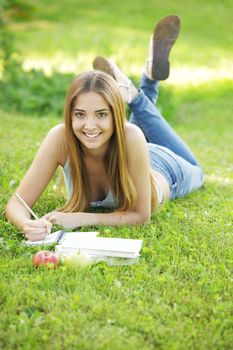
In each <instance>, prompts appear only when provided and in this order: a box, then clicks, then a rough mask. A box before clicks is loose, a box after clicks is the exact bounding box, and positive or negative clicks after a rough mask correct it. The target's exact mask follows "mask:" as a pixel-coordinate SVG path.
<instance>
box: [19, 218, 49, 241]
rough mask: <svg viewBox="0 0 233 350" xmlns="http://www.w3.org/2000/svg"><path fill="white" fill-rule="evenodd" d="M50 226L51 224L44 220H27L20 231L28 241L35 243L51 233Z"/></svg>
mask: <svg viewBox="0 0 233 350" xmlns="http://www.w3.org/2000/svg"><path fill="white" fill-rule="evenodd" d="M52 226H53V225H52V223H51V222H49V221H48V220H45V219H41V220H31V219H27V220H26V221H25V223H24V225H23V226H22V231H23V233H24V235H25V237H26V238H27V239H29V241H31V242H36V241H40V240H42V239H44V238H45V237H46V236H47V235H48V234H49V233H51V229H52Z"/></svg>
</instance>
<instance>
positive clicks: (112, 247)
mask: <svg viewBox="0 0 233 350" xmlns="http://www.w3.org/2000/svg"><path fill="white" fill-rule="evenodd" d="M97 235H98V232H78V231H76V232H65V231H56V232H54V233H51V234H49V235H48V236H47V237H46V238H45V239H44V240H41V241H37V242H31V241H27V242H25V244H26V245H27V246H32V245H33V246H35V245H49V244H54V243H57V245H56V247H55V252H56V253H58V254H59V255H63V256H64V255H67V254H76V253H78V254H87V255H89V256H90V257H92V258H100V257H102V258H103V257H106V258H108V257H114V258H125V259H136V258H137V257H139V255H140V254H139V253H140V250H141V248H142V240H139V239H126V238H107V237H97Z"/></svg>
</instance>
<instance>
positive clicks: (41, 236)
mask: <svg viewBox="0 0 233 350" xmlns="http://www.w3.org/2000/svg"><path fill="white" fill-rule="evenodd" d="M25 236H26V237H27V239H29V241H31V242H36V241H41V240H42V239H44V238H45V237H46V236H47V233H40V234H32V233H28V234H25Z"/></svg>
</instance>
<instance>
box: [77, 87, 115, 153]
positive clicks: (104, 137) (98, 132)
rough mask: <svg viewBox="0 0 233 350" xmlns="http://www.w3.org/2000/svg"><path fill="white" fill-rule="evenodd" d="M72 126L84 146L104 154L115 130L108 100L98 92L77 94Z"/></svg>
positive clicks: (87, 149) (90, 150) (86, 148)
mask: <svg viewBox="0 0 233 350" xmlns="http://www.w3.org/2000/svg"><path fill="white" fill-rule="evenodd" d="M72 126H73V131H74V134H75V136H76V137H77V138H78V140H79V141H80V142H81V144H82V147H83V148H84V149H85V150H86V151H89V152H92V151H94V152H95V153H96V151H97V152H98V153H99V154H100V155H102V154H103V153H105V152H106V151H107V147H108V144H109V140H110V138H111V136H112V134H113V132H114V126H113V116H112V112H111V110H110V107H109V105H108V103H107V101H106V100H105V99H104V98H103V97H102V96H101V95H100V94H98V93H96V92H93V91H90V92H85V93H82V94H80V95H78V96H77V98H76V101H75V104H74V108H73V112H72Z"/></svg>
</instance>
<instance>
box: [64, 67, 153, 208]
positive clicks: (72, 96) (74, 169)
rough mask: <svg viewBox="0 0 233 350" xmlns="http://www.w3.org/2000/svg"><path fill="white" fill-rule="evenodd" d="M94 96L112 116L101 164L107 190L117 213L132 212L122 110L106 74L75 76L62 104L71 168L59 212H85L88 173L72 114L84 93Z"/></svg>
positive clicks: (134, 195)
mask: <svg viewBox="0 0 233 350" xmlns="http://www.w3.org/2000/svg"><path fill="white" fill-rule="evenodd" d="M91 91H92V92H96V93H98V94H99V95H101V96H102V97H103V98H104V99H105V100H106V102H107V103H108V105H109V108H110V110H111V113H112V116H113V124H114V132H113V135H112V136H111V138H110V140H109V146H108V151H107V153H106V156H105V159H104V164H105V169H106V173H107V177H108V179H109V183H110V185H111V189H112V191H113V193H114V195H115V197H116V199H117V201H118V207H119V209H120V210H129V209H133V208H134V206H135V203H136V200H137V192H136V188H135V185H134V183H133V181H132V179H131V176H130V174H129V172H128V167H127V160H126V139H125V122H126V118H125V109H124V103H123V100H122V97H121V95H120V92H119V89H118V86H117V83H116V81H115V80H114V79H113V78H112V77H111V76H110V75H108V74H106V73H104V72H99V71H90V72H85V73H81V74H79V75H78V76H77V77H76V78H75V79H74V80H73V81H72V83H71V85H70V87H69V89H68V92H67V95H66V101H65V110H64V118H65V130H66V141H67V147H68V154H69V161H70V166H71V179H72V185H73V192H72V195H71V198H70V199H69V200H68V201H67V203H66V204H65V205H64V207H63V208H61V210H62V211H64V212H77V211H87V210H88V208H89V207H90V201H91V193H90V184H89V179H88V172H87V169H86V165H85V162H84V155H83V151H82V147H81V144H80V141H79V140H78V139H77V137H76V136H75V134H74V131H73V128H72V112H73V108H74V104H75V101H76V99H77V96H78V95H80V94H82V93H86V92H91ZM151 185H152V207H153V206H154V204H155V191H154V189H153V187H154V186H153V181H152V179H151Z"/></svg>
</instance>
